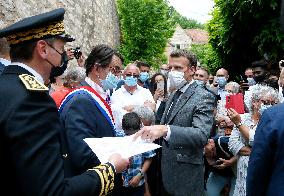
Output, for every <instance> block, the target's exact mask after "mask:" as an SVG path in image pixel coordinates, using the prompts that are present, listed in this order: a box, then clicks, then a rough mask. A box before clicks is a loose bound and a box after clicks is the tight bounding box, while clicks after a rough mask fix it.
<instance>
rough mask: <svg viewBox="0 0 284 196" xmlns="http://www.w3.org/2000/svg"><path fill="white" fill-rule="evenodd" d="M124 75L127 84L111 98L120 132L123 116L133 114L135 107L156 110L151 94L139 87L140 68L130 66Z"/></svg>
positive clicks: (126, 68)
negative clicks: (128, 113) (140, 106)
mask: <svg viewBox="0 0 284 196" xmlns="http://www.w3.org/2000/svg"><path fill="white" fill-rule="evenodd" d="M123 75H124V80H125V84H124V85H123V86H122V87H121V88H120V89H118V90H116V91H114V92H113V94H112V96H111V108H112V112H113V115H114V120H115V125H116V128H117V129H118V130H121V120H122V117H123V115H124V114H126V113H127V112H131V111H132V110H133V109H134V107H135V105H145V106H147V107H150V108H151V109H152V110H153V111H154V109H155V102H154V99H153V96H152V94H151V92H150V91H149V90H148V89H145V88H143V87H141V86H139V85H137V79H138V77H139V68H138V67H136V66H135V65H133V64H130V65H128V66H126V67H125V69H124V72H123Z"/></svg>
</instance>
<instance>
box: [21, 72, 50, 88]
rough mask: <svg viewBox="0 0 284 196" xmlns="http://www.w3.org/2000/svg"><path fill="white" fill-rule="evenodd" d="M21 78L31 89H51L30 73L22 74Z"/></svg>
mask: <svg viewBox="0 0 284 196" xmlns="http://www.w3.org/2000/svg"><path fill="white" fill-rule="evenodd" d="M19 78H20V79H21V81H22V82H23V83H24V85H25V87H26V88H27V89H28V90H31V91H48V90H49V89H48V88H47V87H46V86H45V85H44V84H42V83H41V82H39V81H38V80H37V79H36V78H35V77H34V76H31V75H29V74H21V75H19Z"/></svg>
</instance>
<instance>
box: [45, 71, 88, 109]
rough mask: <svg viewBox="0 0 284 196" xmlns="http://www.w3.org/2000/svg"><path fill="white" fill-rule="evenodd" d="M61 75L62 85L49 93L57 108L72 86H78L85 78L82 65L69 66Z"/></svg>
mask: <svg viewBox="0 0 284 196" xmlns="http://www.w3.org/2000/svg"><path fill="white" fill-rule="evenodd" d="M60 77H61V81H62V86H61V87H59V88H57V89H56V90H55V91H54V92H52V93H51V94H50V96H51V97H52V98H53V100H54V101H55V103H56V106H57V108H59V106H60V104H61V102H62V100H63V99H64V97H65V96H66V95H67V94H68V93H69V92H70V91H71V90H72V89H74V88H76V87H78V86H79V84H80V83H81V82H82V81H83V80H84V79H85V77H86V74H85V69H84V68H82V67H77V66H76V67H74V66H70V67H68V68H67V70H66V71H65V72H64V74H63V75H62V76H60Z"/></svg>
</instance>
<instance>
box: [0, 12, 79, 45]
mask: <svg viewBox="0 0 284 196" xmlns="http://www.w3.org/2000/svg"><path fill="white" fill-rule="evenodd" d="M64 13H65V9H64V8H58V9H55V10H52V11H50V12H46V13H43V14H39V15H35V16H31V17H28V18H24V19H22V20H20V21H18V22H16V23H15V24H12V25H11V26H8V27H6V28H4V29H2V30H0V38H1V37H5V38H6V39H7V41H8V43H9V44H10V45H16V44H20V43H23V42H27V41H35V40H40V39H47V38H51V37H58V38H60V39H64V40H65V41H74V38H72V39H71V36H69V35H68V34H66V33H65V30H64V24H63V20H64ZM67 35H68V36H67Z"/></svg>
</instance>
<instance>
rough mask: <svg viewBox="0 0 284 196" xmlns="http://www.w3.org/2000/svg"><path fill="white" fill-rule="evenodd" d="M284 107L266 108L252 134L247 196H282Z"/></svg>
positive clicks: (283, 177)
mask: <svg viewBox="0 0 284 196" xmlns="http://www.w3.org/2000/svg"><path fill="white" fill-rule="evenodd" d="M283 113H284V105H283V104H279V105H276V106H273V107H272V108H269V109H267V110H266V111H265V112H264V113H263V115H262V117H261V119H260V121H259V123H258V125H257V129H256V131H255V136H254V143H253V146H252V152H251V154H250V159H249V165H248V173H247V187H246V188H247V195H248V196H252V195H273V196H277V195H279V196H280V195H283V192H284V173H283V167H284V158H283V154H284V142H283V141H284V123H283Z"/></svg>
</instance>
